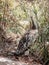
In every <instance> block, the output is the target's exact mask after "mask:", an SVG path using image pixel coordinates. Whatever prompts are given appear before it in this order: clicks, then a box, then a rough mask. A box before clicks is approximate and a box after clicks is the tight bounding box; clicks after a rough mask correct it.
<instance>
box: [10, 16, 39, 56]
mask: <svg viewBox="0 0 49 65" xmlns="http://www.w3.org/2000/svg"><path fill="white" fill-rule="evenodd" d="M31 20H32V27H31V29H30V30H28V31H27V32H26V33H25V34H24V36H23V37H22V38H21V39H20V41H19V44H18V47H17V49H16V51H15V52H11V53H12V54H14V55H16V56H19V55H22V54H24V53H25V51H27V50H28V49H29V47H30V45H31V44H32V43H34V42H35V40H36V38H37V37H38V29H37V26H36V24H35V23H34V21H33V19H32V17H31Z"/></svg>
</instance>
